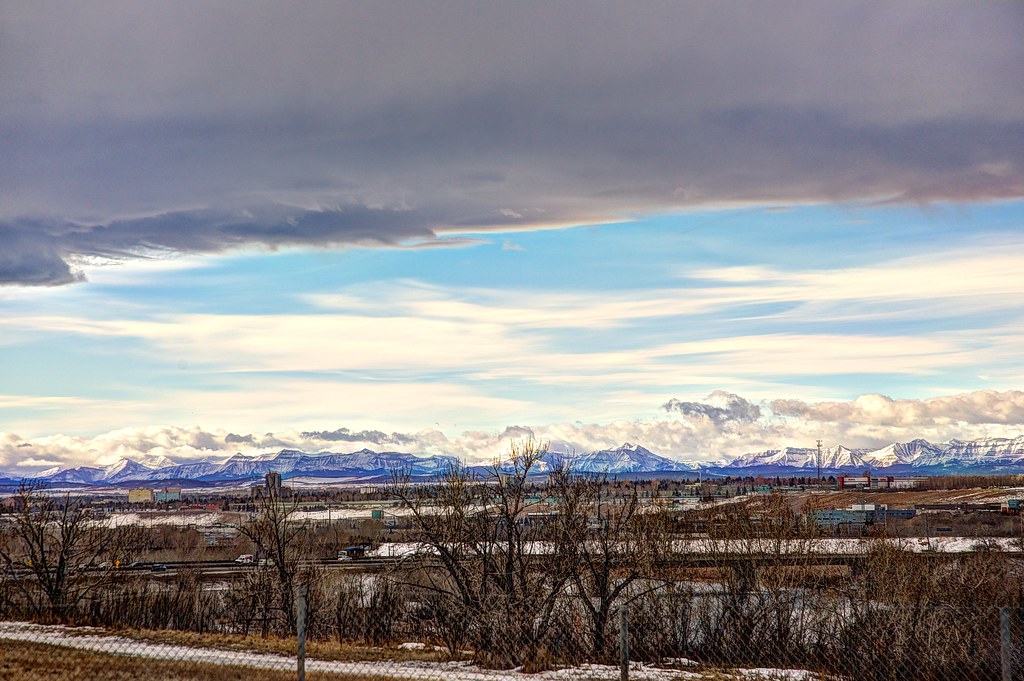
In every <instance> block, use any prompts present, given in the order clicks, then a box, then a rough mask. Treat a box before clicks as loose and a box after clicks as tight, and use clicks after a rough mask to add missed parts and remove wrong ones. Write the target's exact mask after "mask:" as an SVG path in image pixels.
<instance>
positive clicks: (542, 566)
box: [389, 441, 570, 666]
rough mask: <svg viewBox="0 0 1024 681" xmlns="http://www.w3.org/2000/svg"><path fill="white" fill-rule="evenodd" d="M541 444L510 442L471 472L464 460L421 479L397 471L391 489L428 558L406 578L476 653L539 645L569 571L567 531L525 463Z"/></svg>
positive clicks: (501, 657)
mask: <svg viewBox="0 0 1024 681" xmlns="http://www.w3.org/2000/svg"><path fill="white" fill-rule="evenodd" d="M545 453H546V447H544V446H543V445H540V444H538V443H536V442H532V441H529V442H524V443H515V444H513V446H512V448H511V457H510V458H509V459H508V460H507V461H505V462H495V464H494V465H493V466H491V467H490V468H489V469H488V470H487V472H486V473H485V474H484V475H483V476H481V477H479V478H477V477H475V476H473V475H471V474H470V473H469V472H468V471H466V469H465V468H462V467H458V466H457V467H453V468H451V469H449V470H447V471H444V472H442V474H441V475H440V476H439V478H438V480H436V481H435V482H434V483H433V484H426V485H418V484H413V483H412V482H411V481H410V478H409V476H408V475H396V476H395V479H394V481H393V483H392V485H391V486H390V488H389V492H390V494H391V495H392V496H393V497H394V498H397V499H399V500H400V501H401V502H402V503H403V504H404V505H405V506H407V507H408V508H409V509H410V512H411V517H412V520H413V534H414V537H415V539H416V540H417V541H418V542H419V543H420V545H421V547H422V552H423V553H425V554H427V555H429V558H430V563H432V565H429V564H428V565H423V563H422V561H420V562H419V563H418V564H417V565H413V566H411V567H410V571H409V574H407V577H406V579H407V580H408V583H409V585H410V586H414V587H416V588H419V589H420V590H421V591H423V592H424V593H426V594H432V598H430V601H431V603H432V604H433V607H434V609H435V611H437V612H439V613H444V618H445V619H444V621H445V622H447V623H448V630H447V631H446V632H445V635H444V636H443V638H444V639H445V640H446V641H449V642H450V643H449V645H450V646H452V647H455V646H457V644H458V636H454V635H453V633H457V632H456V629H455V628H453V627H458V628H460V629H461V632H462V633H463V634H464V635H465V636H466V637H467V638H468V639H469V640H468V643H470V644H471V645H472V646H473V647H474V649H475V650H477V651H478V657H481V661H483V662H485V663H488V664H493V665H495V666H513V665H516V664H522V663H523V662H524V661H528V658H529V656H530V655H532V654H536V653H537V651H539V650H541V649H542V648H543V645H542V642H543V640H544V637H545V636H546V635H547V634H548V632H549V630H550V627H551V624H552V621H553V615H554V612H555V606H556V603H557V602H558V600H559V598H560V597H561V596H562V595H563V594H564V591H565V586H566V584H567V583H568V581H569V579H570V574H569V570H568V569H567V567H568V565H567V556H568V553H567V551H566V550H565V547H564V546H563V545H562V542H563V541H564V538H565V537H564V534H562V533H559V532H552V529H551V528H552V527H553V526H556V525H557V523H552V522H548V521H550V514H547V513H542V512H541V504H540V503H539V502H537V501H534V500H533V499H532V498H531V496H530V493H531V492H532V491H538V490H539V491H540V493H541V495H542V496H547V491H548V487H547V486H546V485H544V486H540V487H538V489H537V490H535V489H534V487H537V486H536V485H534V483H533V479H532V478H531V473H532V472H533V471H534V470H535V468H536V466H537V464H538V462H540V461H541V460H542V457H543V456H544V454H545Z"/></svg>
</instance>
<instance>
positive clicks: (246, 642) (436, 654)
mask: <svg viewBox="0 0 1024 681" xmlns="http://www.w3.org/2000/svg"><path fill="white" fill-rule="evenodd" d="M67 633H68V634H71V635H74V634H75V633H76V631H75V630H74V629H68V630H67ZM80 633H81V634H83V635H86V634H87V635H90V636H120V637H123V638H128V639H131V640H133V641H144V642H147V643H169V644H174V645H181V646H189V647H191V648H213V649H216V650H231V651H245V652H254V653H273V654H277V655H294V654H295V639H294V638H274V637H270V638H259V637H256V636H239V635H234V634H215V633H205V634H199V633H195V632H191V631H173V630H169V629H168V630H165V629H161V630H151V629H142V630H138V629H103V630H100V629H91V628H90V629H82V630H81V631H80ZM306 656H307V657H309V658H315V659H317V660H330V661H333V662H380V661H387V662H405V661H410V660H422V661H429V662H436V661H441V660H447V659H449V658H448V655H447V654H446V653H444V652H442V651H439V650H438V651H431V650H406V649H403V648H398V647H388V648H385V647H374V646H359V645H355V644H351V643H338V642H337V641H307V642H306ZM0 678H3V677H0Z"/></svg>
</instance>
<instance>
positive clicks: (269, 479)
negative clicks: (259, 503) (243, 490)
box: [252, 471, 291, 499]
mask: <svg viewBox="0 0 1024 681" xmlns="http://www.w3.org/2000/svg"><path fill="white" fill-rule="evenodd" d="M290 494H291V490H290V489H289V488H287V487H285V486H284V485H282V484H281V474H280V473H278V472H277V471H269V472H267V474H266V476H265V477H264V478H263V485H256V486H254V487H253V488H252V498H253V499H261V498H264V499H281V498H283V497H287V496H289V495H290Z"/></svg>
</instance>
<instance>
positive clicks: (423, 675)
mask: <svg viewBox="0 0 1024 681" xmlns="http://www.w3.org/2000/svg"><path fill="white" fill-rule="evenodd" d="M0 639H4V640H9V641H24V642H29V643H41V644H45V645H52V646H57V647H61V648H75V649H79V650H88V651H92V652H97V653H107V654H112V655H121V656H125V657H136V658H139V659H140V660H146V659H148V660H179V661H192V662H197V663H200V662H201V663H205V664H214V665H224V666H232V667H248V668H252V669H270V670H279V671H289V670H293V669H295V659H294V658H290V657H285V656H283V655H274V654H269V653H256V652H248V651H238V650H220V649H216V648H195V647H190V646H183V645H175V644H170V643H148V642H145V641H136V640H133V639H130V638H126V637H121V636H103V635H101V630H99V629H94V628H89V627H63V626H56V625H41V624H29V623H25V622H0ZM673 662H676V663H677V665H681V666H689V665H690V664H692V663H690V662H689V661H688V660H681V661H673ZM53 664H54V667H59V664H60V662H59V658H56V659H55V660H54V663H53ZM306 670H307V671H311V672H321V673H329V674H346V675H356V674H359V675H368V676H372V677H373V678H382V679H412V680H416V681H420V680H422V681H426V680H427V679H453V680H456V681H575V680H578V681H585V680H588V681H589V680H592V681H605V680H607V681H614V680H616V679H618V678H619V668H618V667H611V666H607V665H596V664H588V665H582V666H579V667H570V668H565V669H557V670H551V671H545V672H539V673H532V674H526V673H523V672H521V671H519V670H516V669H513V670H493V669H482V668H480V667H477V666H475V665H473V664H471V663H468V662H425V661H383V662H382V661H366V662H335V661H330V660H315V659H310V658H307V659H306ZM68 671H71V670H68ZM730 672H731V674H730V675H731V676H733V675H734V676H733V678H743V679H792V680H803V679H807V680H808V681H809V680H810V679H812V678H818V677H817V676H816V675H814V674H812V673H811V672H807V671H803V670H796V669H736V670H730ZM629 678H630V679H636V680H637V681H671V680H673V679H688V680H693V681H697V680H698V679H722V678H723V676H722V672H721V671H718V670H715V671H710V672H708V673H707V674H705V673H702V672H697V671H686V670H681V669H671V668H662V667H655V666H649V665H645V664H642V663H633V664H632V665H631V667H630V671H629ZM725 678H728V677H725Z"/></svg>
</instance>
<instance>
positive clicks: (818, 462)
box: [816, 440, 821, 489]
mask: <svg viewBox="0 0 1024 681" xmlns="http://www.w3.org/2000/svg"><path fill="white" fill-rule="evenodd" d="M816 463H817V464H818V481H817V483H818V488H819V489H820V488H821V440H818V458H817V459H816Z"/></svg>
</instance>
